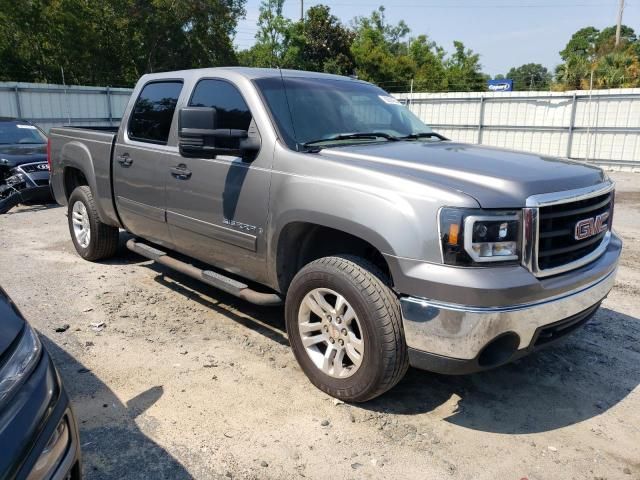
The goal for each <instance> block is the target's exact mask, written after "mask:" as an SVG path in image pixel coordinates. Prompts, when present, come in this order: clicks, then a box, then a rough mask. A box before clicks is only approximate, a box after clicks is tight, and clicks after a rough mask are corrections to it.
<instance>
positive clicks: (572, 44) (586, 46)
mask: <svg viewBox="0 0 640 480" xmlns="http://www.w3.org/2000/svg"><path fill="white" fill-rule="evenodd" d="M599 34H600V31H599V30H598V29H597V28H595V27H585V28H581V29H580V30H578V31H577V32H576V33H574V34H573V35H572V36H571V39H569V42H568V43H567V45H566V46H565V47H564V49H563V50H562V51H561V52H560V56H561V57H562V60H564V61H565V62H566V61H568V60H569V59H571V58H575V57H578V58H583V59H587V60H591V59H592V58H593V57H594V55H595V51H596V44H597V42H598V35H599Z"/></svg>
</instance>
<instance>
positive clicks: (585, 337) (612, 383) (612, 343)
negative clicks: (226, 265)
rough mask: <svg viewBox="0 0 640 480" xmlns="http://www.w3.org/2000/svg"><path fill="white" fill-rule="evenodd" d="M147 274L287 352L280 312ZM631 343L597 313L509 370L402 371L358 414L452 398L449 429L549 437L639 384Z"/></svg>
mask: <svg viewBox="0 0 640 480" xmlns="http://www.w3.org/2000/svg"><path fill="white" fill-rule="evenodd" d="M149 268H151V269H153V270H155V271H156V272H158V274H159V275H158V276H156V277H155V280H156V281H157V282H158V283H160V284H162V285H164V286H166V287H168V288H171V289H172V290H174V291H175V292H178V293H180V294H182V295H184V296H186V297H187V298H189V299H191V300H194V301H197V302H198V303H200V304H201V305H203V306H204V307H206V308H211V309H213V310H215V311H216V312H217V313H220V314H222V315H225V316H226V317H228V318H230V319H231V320H234V321H236V322H238V323H240V324H242V325H243V326H245V327H247V328H249V329H251V330H253V331H255V332H257V333H260V334H262V335H264V336H265V337H267V338H269V339H271V340H273V341H275V342H278V343H280V344H282V345H288V340H287V337H286V334H285V324H284V311H283V309H282V308H273V307H271V308H269V307H259V306H256V305H252V304H250V303H248V302H244V301H242V300H239V299H237V298H235V297H233V296H231V295H228V294H226V293H224V292H221V291H219V290H216V289H215V288H213V287H210V286H208V285H205V284H203V283H201V282H199V281H197V280H194V279H192V278H190V277H187V276H185V275H182V274H180V273H178V272H175V271H173V270H171V269H169V268H166V267H163V266H161V265H158V264H155V263H152V264H150V265H149ZM222 305H224V306H222ZM228 307H231V309H232V310H234V311H230V310H229V308H228ZM235 311H237V312H239V313H235ZM639 344H640V320H638V319H636V318H633V317H630V316H627V315H623V314H621V313H619V312H616V311H613V310H609V309H606V308H601V309H600V310H599V312H598V313H597V314H596V315H595V316H594V318H593V319H592V320H591V321H590V322H589V323H587V324H586V325H585V327H583V328H582V329H580V330H579V331H577V332H576V333H575V334H573V335H572V336H569V337H568V338H566V339H563V340H562V341H560V342H558V343H556V344H554V345H550V346H549V347H548V348H546V349H542V350H540V351H537V352H534V353H533V354H532V355H530V356H528V357H525V358H523V359H521V360H519V361H517V362H516V363H513V364H509V365H506V366H503V367H500V368H497V369H494V370H490V371H486V372H481V373H476V374H473V375H464V376H444V375H437V374H433V373H430V372H424V371H420V370H416V369H410V370H409V372H408V373H407V375H406V377H405V378H404V379H403V380H402V381H401V382H400V383H399V384H398V385H397V386H396V387H395V388H393V389H392V390H391V391H389V392H388V393H386V394H385V395H383V396H381V397H379V398H377V399H375V400H372V401H370V402H367V403H365V404H362V405H360V407H361V408H363V409H366V410H372V411H381V412H386V413H392V414H400V415H415V414H422V413H428V412H431V411H433V410H434V409H436V408H437V407H439V406H441V405H443V404H444V403H446V402H448V401H449V400H450V399H451V397H452V396H453V395H457V396H458V397H459V401H458V407H457V409H456V411H455V412H454V413H453V414H452V415H450V416H449V417H447V419H446V421H448V422H451V423H453V424H456V425H460V426H464V427H466V428H470V429H474V430H478V431H485V432H495V433H507V434H523V433H535V432H543V431H549V430H554V429H557V428H562V427H565V426H568V425H572V424H575V423H578V422H581V421H584V420H587V419H589V418H593V417H595V416H597V415H600V414H601V413H603V411H605V410H607V409H609V408H611V407H612V406H613V405H615V404H617V403H618V402H620V401H621V400H623V399H624V398H625V397H626V396H627V395H628V394H629V392H631V391H632V390H633V389H634V388H635V387H636V386H637V385H638V384H639V383H640V370H638V368H637V364H636V358H637V354H638V353H640V347H638V345H639Z"/></svg>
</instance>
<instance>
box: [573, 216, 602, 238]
mask: <svg viewBox="0 0 640 480" xmlns="http://www.w3.org/2000/svg"><path fill="white" fill-rule="evenodd" d="M608 218H609V212H604V213H601V214H600V215H596V216H595V217H592V218H585V219H584V220H580V221H579V222H578V223H576V229H575V234H574V237H575V239H576V240H584V239H585V238H589V237H593V236H594V235H598V234H599V233H602V232H604V231H605V230H607V228H609V225H607V219H608Z"/></svg>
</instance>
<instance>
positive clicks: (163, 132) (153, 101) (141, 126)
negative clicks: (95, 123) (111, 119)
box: [129, 82, 182, 145]
mask: <svg viewBox="0 0 640 480" xmlns="http://www.w3.org/2000/svg"><path fill="white" fill-rule="evenodd" d="M181 90H182V82H153V83H148V84H147V85H145V86H144V88H143V89H142V91H141V92H140V96H139V97H138V100H136V104H135V105H134V107H133V111H132V112H131V119H130V120H129V138H131V139H132V140H138V141H140V142H149V143H157V144H162V145H164V144H166V143H167V139H168V138H169V130H170V129H171V120H172V119H173V113H174V112H175V110H176V104H177V103H178V97H179V96H180V91H181Z"/></svg>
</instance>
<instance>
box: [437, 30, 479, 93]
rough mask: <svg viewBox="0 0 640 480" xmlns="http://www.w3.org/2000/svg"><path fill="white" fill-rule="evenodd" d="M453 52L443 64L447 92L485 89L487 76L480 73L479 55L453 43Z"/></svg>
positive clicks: (460, 44) (456, 42)
mask: <svg viewBox="0 0 640 480" xmlns="http://www.w3.org/2000/svg"><path fill="white" fill-rule="evenodd" d="M453 46H454V49H455V50H454V52H453V53H452V54H451V56H449V57H448V58H447V59H446V60H445V62H444V67H445V71H446V88H447V89H448V90H449V91H458V92H473V91H482V90H485V88H486V82H487V76H486V75H484V74H483V73H482V65H480V55H478V54H477V53H474V52H473V50H471V49H468V48H466V47H465V46H464V43H462V42H460V41H457V40H456V41H454V42H453Z"/></svg>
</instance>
